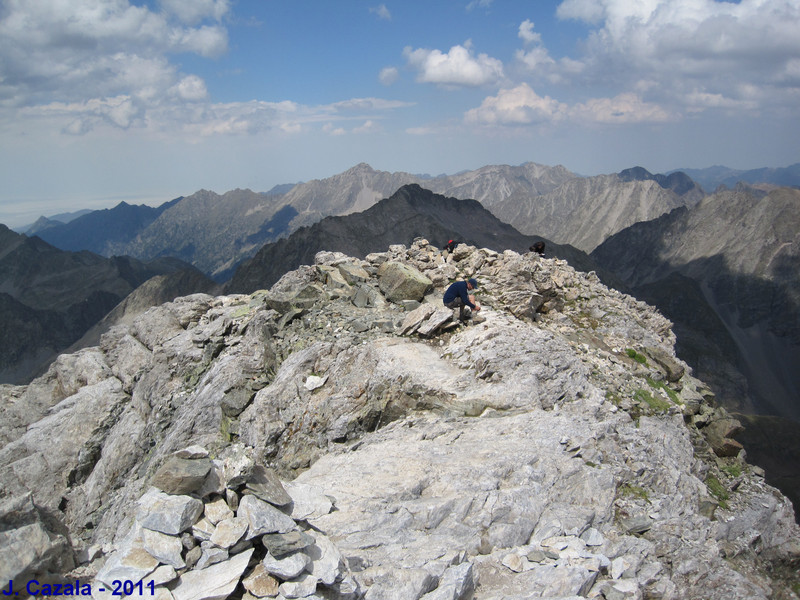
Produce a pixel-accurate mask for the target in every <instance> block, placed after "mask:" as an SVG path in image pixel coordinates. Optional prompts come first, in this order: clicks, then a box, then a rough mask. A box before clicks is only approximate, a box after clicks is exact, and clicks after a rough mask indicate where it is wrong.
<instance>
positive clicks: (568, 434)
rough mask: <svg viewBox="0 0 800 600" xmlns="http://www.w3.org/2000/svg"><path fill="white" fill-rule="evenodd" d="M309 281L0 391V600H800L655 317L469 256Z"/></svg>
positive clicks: (513, 259) (782, 541) (764, 497)
mask: <svg viewBox="0 0 800 600" xmlns="http://www.w3.org/2000/svg"><path fill="white" fill-rule="evenodd" d="M314 263H315V264H313V265H305V266H302V267H300V268H299V269H297V270H294V271H291V272H289V273H287V274H285V275H284V276H283V277H282V278H281V279H280V280H279V281H277V283H275V285H273V286H272V287H271V288H270V289H269V290H259V291H256V292H254V293H251V294H237V295H227V296H219V297H214V296H210V295H205V294H197V295H193V296H188V297H182V298H178V299H177V300H175V301H173V302H169V303H166V304H163V305H161V306H159V307H155V308H151V309H149V310H148V311H147V312H145V313H144V314H142V315H141V316H139V317H137V318H136V319H135V320H133V322H131V323H126V324H122V325H118V326H115V327H113V328H112V329H111V330H109V331H108V332H107V333H105V334H104V335H103V336H102V337H101V339H100V342H99V345H98V346H95V347H91V348H85V349H83V350H81V351H79V352H77V353H75V354H68V355H62V356H60V357H59V359H58V360H57V361H56V362H55V363H54V364H53V365H52V366H51V368H50V369H49V371H48V372H47V373H46V374H45V375H44V376H42V377H40V378H38V379H36V380H34V381H33V382H32V383H30V384H29V385H27V386H3V387H2V388H0V390H1V392H0V393H2V405H0V409H1V410H2V412H3V415H2V419H0V440H2V442H0V443H1V444H2V449H0V585H2V589H3V590H4V591H7V590H9V589H13V590H15V591H19V592H20V597H23V596H24V595H25V594H26V593H34V594H36V593H40V592H41V590H50V591H52V590H53V589H55V586H62V587H61V588H60V589H62V590H63V589H70V590H75V592H74V595H78V594H81V595H83V594H84V593H86V594H91V595H92V596H93V597H94V598H96V599H97V600H110V599H111V598H113V595H114V590H115V586H116V588H120V590H121V591H122V592H123V593H125V594H126V595H134V596H144V597H153V596H157V597H158V598H159V599H161V600H171V599H174V600H211V599H221V598H226V597H229V596H230V597H233V598H246V599H247V600H254V599H255V598H277V599H288V598H309V599H328V600H332V599H341V600H346V599H347V600H349V599H357V598H363V599H365V600H379V599H387V600H416V599H424V600H440V599H447V600H466V599H474V600H523V599H530V598H551V599H555V598H561V599H575V598H596V599H605V600H612V599H614V600H618V599H620V600H624V599H631V600H633V599H644V598H659V599H673V600H679V599H686V598H698V599H699V598H704V599H719V600H723V599H724V600H731V599H734V600H735V599H742V600H744V599H747V600H751V599H760V598H764V599H766V598H780V599H791V598H794V599H796V598H797V597H798V596H797V592H798V586H799V585H800V581H799V580H798V576H797V573H798V567H800V529H798V526H797V525H796V523H795V521H794V516H793V512H792V505H791V503H790V502H789V501H788V500H787V499H786V498H785V497H784V496H782V495H781V494H780V493H779V492H778V491H777V490H776V489H774V488H772V487H770V486H769V485H767V484H766V483H765V481H764V479H763V475H764V473H763V471H761V470H760V469H759V468H757V467H752V466H751V465H749V464H748V463H747V461H746V456H745V454H744V451H743V450H742V447H741V445H740V444H739V443H738V442H737V441H736V440H735V439H734V438H733V437H732V436H733V435H735V432H736V431H737V430H738V429H739V428H740V424H739V423H738V422H737V421H736V420H735V419H733V418H731V416H730V415H729V414H728V413H727V412H726V411H725V410H723V409H722V408H719V407H717V406H715V402H714V399H713V395H712V394H711V392H710V391H709V390H708V389H707V388H706V386H705V385H704V384H703V383H702V382H701V381H699V380H697V379H696V378H694V377H693V376H692V374H691V369H689V368H688V367H687V365H686V364H685V363H683V362H682V361H681V360H679V359H677V358H676V356H675V352H674V348H673V346H674V342H675V338H674V335H673V333H672V330H671V323H670V322H669V321H668V320H666V319H665V318H664V317H663V316H662V315H660V314H659V313H658V312H657V311H655V310H654V309H653V308H652V307H650V306H648V305H646V304H644V303H642V302H639V301H637V300H635V299H634V298H632V297H630V296H626V295H624V294H622V293H620V292H617V291H614V290H610V289H608V288H607V287H605V286H604V285H602V284H601V283H600V282H599V280H598V278H597V277H596V275H595V274H594V273H588V274H587V273H581V272H578V271H575V270H574V269H573V268H572V267H570V266H569V264H567V263H566V262H565V261H563V260H559V259H549V258H543V257H540V256H538V255H536V254H533V253H529V254H524V255H523V254H518V253H516V252H512V251H505V252H502V253H500V252H495V251H491V250H487V249H479V248H475V247H472V246H467V245H464V244H461V245H459V246H457V247H456V248H455V249H454V250H453V251H452V252H442V251H440V250H439V249H438V248H436V247H434V246H432V245H431V244H429V243H428V242H427V241H426V240H424V239H417V240H415V241H414V242H413V243H412V244H411V245H410V246H408V247H407V246H403V245H395V246H391V247H389V249H388V250H387V251H384V252H377V253H372V254H369V255H367V256H366V257H365V258H363V259H357V258H353V257H349V256H347V255H345V254H341V253H338V252H320V253H318V254H317V255H316V257H315V261H314ZM462 277H475V278H476V279H477V281H478V288H477V290H476V292H477V295H478V299H479V301H480V302H481V304H482V306H483V310H481V311H480V312H476V313H473V318H472V319H469V320H467V321H465V322H460V321H459V320H458V312H457V311H455V312H454V311H452V310H450V309H446V308H445V307H444V306H443V305H442V301H441V298H442V293H443V291H444V289H445V288H446V286H447V285H448V284H449V283H451V282H453V281H455V280H457V279H459V278H462ZM9 582H13V583H9ZM31 582H36V583H35V584H33V588H32V589H31V587H30V586H31ZM115 582H116V583H115ZM8 586H13V587H11V588H9V587H8ZM44 586H53V587H52V588H50V587H48V588H45V587H44ZM118 591H119V590H118ZM129 592H131V593H129Z"/></svg>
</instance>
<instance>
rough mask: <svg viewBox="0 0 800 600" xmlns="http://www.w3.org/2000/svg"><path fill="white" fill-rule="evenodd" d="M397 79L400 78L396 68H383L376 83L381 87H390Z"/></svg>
mask: <svg viewBox="0 0 800 600" xmlns="http://www.w3.org/2000/svg"><path fill="white" fill-rule="evenodd" d="M398 77H400V73H399V72H398V71H397V67H384V68H383V69H381V72H380V73H379V74H378V81H380V82H381V83H382V84H383V85H392V84H393V83H394V82H395V81H397V78H398Z"/></svg>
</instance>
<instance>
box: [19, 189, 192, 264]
mask: <svg viewBox="0 0 800 600" xmlns="http://www.w3.org/2000/svg"><path fill="white" fill-rule="evenodd" d="M180 200H181V198H176V199H175V200H172V201H171V202H165V203H164V204H162V205H160V206H158V207H152V206H146V205H132V204H128V203H126V202H120V203H119V204H118V205H117V206H115V207H114V208H109V209H105V210H93V211H91V212H89V213H87V214H85V215H82V216H80V217H77V218H75V219H73V220H71V221H70V222H68V223H60V224H55V225H49V226H47V227H44V228H42V225H41V224H40V225H39V226H38V227H36V230H35V231H32V233H35V234H36V235H38V236H39V237H40V238H42V239H43V240H44V241H46V242H47V243H48V244H51V245H53V246H55V247H56V248H60V249H61V250H71V251H73V252H79V251H81V250H89V251H90V252H94V253H96V254H100V255H102V256H114V255H117V254H125V247H126V246H127V245H128V244H129V243H130V242H131V240H133V239H134V238H135V237H136V236H137V235H138V234H139V232H140V231H142V230H143V229H145V228H146V227H147V226H148V225H150V223H152V222H153V221H155V220H156V219H157V218H158V217H159V216H160V215H161V213H163V212H164V211H165V210H167V209H169V208H170V207H171V206H174V205H175V204H176V203H178V202H180ZM40 221H41V219H40ZM40 221H37V223H39V222H40ZM34 225H36V224H34Z"/></svg>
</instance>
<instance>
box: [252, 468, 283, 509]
mask: <svg viewBox="0 0 800 600" xmlns="http://www.w3.org/2000/svg"><path fill="white" fill-rule="evenodd" d="M245 485H246V486H247V489H248V490H250V491H251V492H253V494H255V495H256V496H258V497H259V498H261V499H262V500H264V501H265V502H269V503H270V504H274V505H275V506H284V505H286V504H289V502H291V501H292V498H291V496H289V494H287V493H286V490H285V489H284V487H283V484H282V483H281V480H280V479H278V476H277V475H276V474H275V471H273V470H272V469H268V468H267V467H264V466H262V465H255V466H254V467H253V470H252V472H251V473H250V476H249V477H248V478H247V481H246V483H245Z"/></svg>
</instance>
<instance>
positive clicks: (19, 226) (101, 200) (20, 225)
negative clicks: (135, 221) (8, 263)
mask: <svg viewBox="0 0 800 600" xmlns="http://www.w3.org/2000/svg"><path fill="white" fill-rule="evenodd" d="M529 163H533V164H538V165H540V166H544V167H548V168H555V167H563V168H565V169H567V170H568V171H570V172H572V173H573V174H575V175H576V176H578V177H595V176H599V175H610V174H614V173H620V172H622V171H624V170H626V169H632V168H637V167H641V168H644V169H645V170H647V171H648V172H649V173H651V174H653V175H668V174H670V173H675V172H680V171H686V170H706V169H713V168H726V169H731V170H734V171H742V172H744V171H750V170H759V169H781V168H787V167H791V166H794V165H797V164H800V162H798V163H791V164H788V165H780V166H767V165H761V166H757V167H751V168H747V169H736V168H733V167H729V166H727V165H722V164H714V165H710V166H708V167H687V166H684V167H680V168H675V169H667V170H663V171H653V170H651V169H649V168H647V166H645V165H641V164H636V165H631V166H628V167H624V168H623V169H620V170H619V171H613V172H610V173H592V174H586V173H578V172H576V171H573V170H572V169H570V168H569V167H568V166H567V165H562V164H557V165H546V164H543V163H537V162H536V161H523V162H521V163H518V164H513V165H510V164H507V163H489V164H486V165H480V166H479V167H476V168H474V169H461V170H458V171H454V172H451V173H437V174H433V173H413V172H410V171H402V170H391V171H390V170H388V169H381V168H378V167H375V165H373V164H371V163H370V162H367V161H361V162H359V163H356V164H354V165H351V166H350V167H349V168H347V169H345V170H344V171H339V172H336V173H330V174H328V175H325V176H322V177H312V178H309V179H304V180H301V181H294V182H291V181H285V182H281V183H276V184H274V185H272V186H270V187H269V188H268V189H252V188H248V187H243V186H234V187H231V188H228V189H225V190H215V189H209V188H205V187H200V188H196V189H194V190H192V191H191V192H188V193H183V194H181V193H178V194H174V195H170V194H161V195H155V194H154V195H152V196H150V197H142V196H140V195H136V194H123V195H118V196H114V197H109V196H99V197H97V198H94V199H89V200H88V201H87V202H86V203H85V205H82V206H78V205H75V206H73V207H71V208H68V209H67V210H62V209H63V208H64V206H61V203H62V202H64V201H65V200H64V199H63V198H61V199H58V200H54V201H53V202H54V203H56V204H57V205H59V206H60V208H58V209H54V210H57V212H50V213H49V214H45V213H41V214H37V215H35V216H33V218H31V217H20V218H18V219H10V220H7V221H4V220H2V219H0V224H3V225H5V226H6V227H8V228H9V229H11V230H14V231H17V230H24V229H25V228H27V227H30V226H31V225H33V224H34V223H35V222H36V221H37V220H39V219H40V218H47V219H52V218H53V217H56V216H58V215H70V216H71V215H74V214H76V213H79V212H82V211H87V210H88V211H94V210H110V209H113V208H115V207H117V206H119V205H120V204H121V203H126V204H129V205H145V206H151V207H158V206H161V205H162V204H164V203H167V202H172V201H174V200H177V199H179V198H187V197H191V196H192V195H194V194H196V193H198V192H201V191H204V190H205V191H210V192H212V193H215V194H217V195H219V196H224V195H225V194H226V193H228V192H232V191H234V190H237V189H247V190H250V191H252V192H255V193H259V194H268V193H270V192H272V190H274V189H275V188H279V187H283V186H295V185H300V184H303V183H308V182H311V181H318V180H324V179H328V178H331V177H334V176H336V175H341V174H343V173H346V172H347V171H350V170H352V169H355V168H356V167H358V166H359V165H362V164H364V165H367V166H368V167H370V168H371V169H373V170H374V171H378V172H386V173H408V174H410V175H414V176H417V177H429V178H436V177H452V176H454V175H459V174H461V173H466V172H469V171H476V170H479V169H482V168H486V167H493V166H510V167H517V166H522V165H525V164H529ZM704 191H705V192H706V193H707V194H711V193H713V190H705V189H704ZM79 201H80V200H75V202H79ZM0 214H2V210H0ZM20 214H22V213H20ZM27 214H28V215H32V213H31V212H28V213H27Z"/></svg>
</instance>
